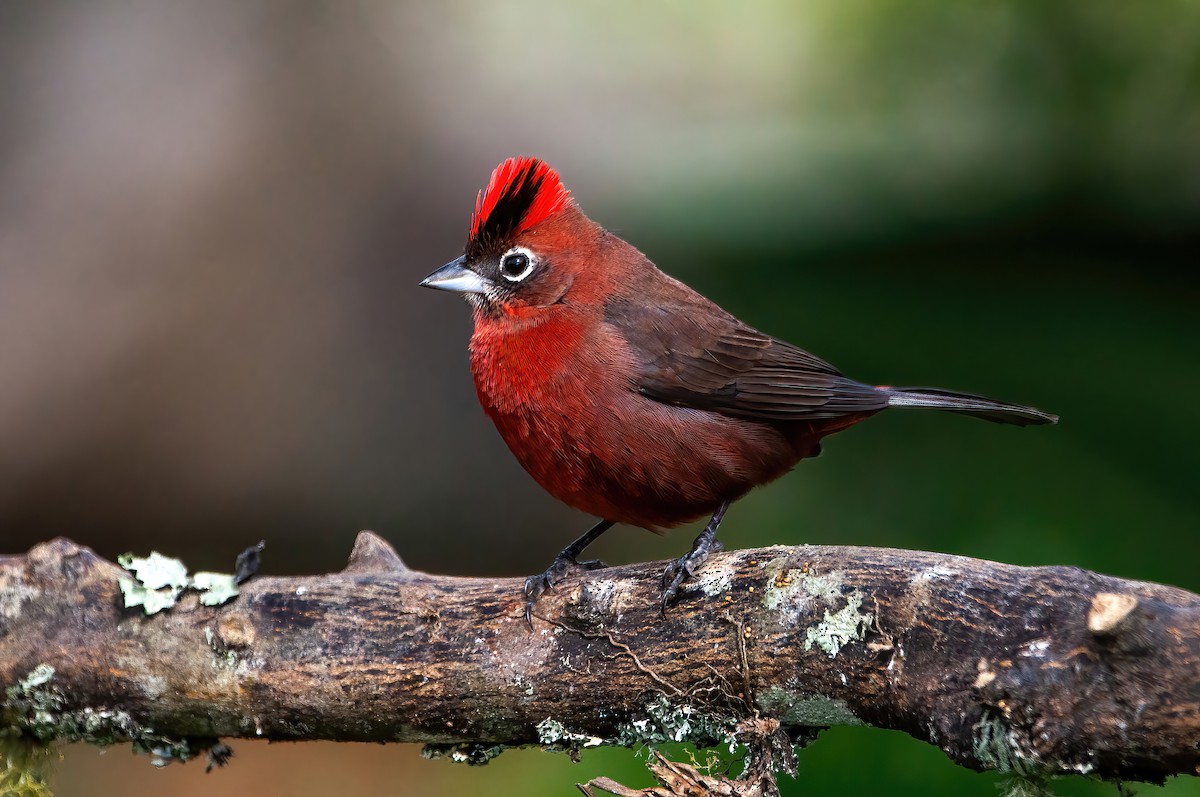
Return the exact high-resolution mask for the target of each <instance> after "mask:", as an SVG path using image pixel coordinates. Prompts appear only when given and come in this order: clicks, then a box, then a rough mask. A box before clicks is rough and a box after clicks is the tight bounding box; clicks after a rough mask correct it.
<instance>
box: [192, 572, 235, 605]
mask: <svg viewBox="0 0 1200 797" xmlns="http://www.w3.org/2000/svg"><path fill="white" fill-rule="evenodd" d="M192 588H193V589H195V590H196V591H198V592H199V593H200V602H201V603H203V604H204V605H205V606H220V605H221V604H222V603H226V602H227V601H231V600H233V599H234V598H236V597H237V594H238V586H237V581H236V580H235V579H234V577H233V576H232V575H230V574H229V573H209V572H207V571H201V572H199V573H196V575H194V576H192Z"/></svg>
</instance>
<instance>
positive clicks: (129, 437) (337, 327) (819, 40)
mask: <svg viewBox="0 0 1200 797" xmlns="http://www.w3.org/2000/svg"><path fill="white" fill-rule="evenodd" d="M512 154H537V155H541V156H543V157H545V158H547V159H548V160H549V161H550V162H551V163H552V164H554V165H555V166H556V167H557V168H558V169H559V170H560V171H561V172H562V174H563V175H564V176H565V179H566V181H567V183H568V185H569V187H571V188H572V190H573V192H574V194H575V196H576V197H577V198H578V200H579V201H580V202H581V203H582V204H583V206H584V207H585V209H586V210H587V211H588V212H589V214H590V215H592V216H593V217H594V218H596V219H598V220H600V221H601V222H602V223H604V224H605V225H606V226H608V227H610V228H612V229H615V230H617V231H618V232H620V233H621V234H622V235H623V236H625V237H626V238H628V239H629V240H630V241H632V242H633V243H635V244H636V245H638V246H639V247H640V248H642V249H643V250H644V251H646V252H648V253H649V254H650V255H651V256H652V258H653V259H655V260H656V261H657V262H658V263H659V265H661V266H662V267H663V268H664V269H666V270H667V271H669V272H670V273H672V274H674V275H676V276H678V277H680V278H682V279H684V280H685V281H688V282H689V283H691V284H693V285H694V286H695V287H697V288H698V289H700V290H701V291H703V292H705V293H707V294H708V295H710V296H712V297H714V298H716V299H717V300H718V301H720V302H721V303H722V304H724V305H725V306H726V307H727V308H728V309H730V310H731V311H733V312H735V313H736V314H738V315H740V316H742V317H743V318H745V319H746V320H748V321H749V322H751V323H752V324H754V325H755V326H757V327H759V328H761V329H763V330H765V331H768V332H771V333H773V334H776V335H778V336H781V337H784V338H787V339H789V340H792V341H795V342H797V343H800V344H801V345H804V346H805V347H807V348H809V349H811V350H813V351H814V352H816V353H818V354H820V355H822V356H824V357H825V358H827V359H829V360H831V361H832V362H834V363H835V364H837V365H839V366H840V367H842V368H843V369H844V370H845V371H846V372H847V373H849V374H850V375H852V376H858V377H861V378H863V379H865V380H870V381H875V382H879V383H891V384H897V383H898V384H933V385H941V386H945V387H954V388H961V389H969V390H973V391H977V392H982V393H988V394H991V395H995V396H997V397H1000V398H1008V399H1011V400H1016V401H1027V402H1030V403H1034V404H1037V405H1039V406H1041V407H1043V408H1046V409H1049V410H1053V411H1056V412H1058V413H1060V414H1061V415H1062V417H1063V421H1062V423H1061V424H1060V425H1059V426H1058V427H1054V428H1039V429H1026V430H1020V429H1014V428H1005V427H997V426H993V425H989V424H984V423H978V422H974V421H970V420H967V419H962V418H955V417H948V416H945V415H940V414H936V413H935V414H921V413H912V414H906V413H901V412H897V413H894V414H888V415H887V416H885V417H881V418H877V419H873V420H872V421H870V422H869V423H867V424H864V425H862V426H860V427H857V428H855V429H853V430H850V431H848V432H846V433H844V434H842V435H839V436H838V437H837V438H836V439H834V440H831V441H829V442H828V443H827V445H826V453H825V455H824V456H823V457H822V458H821V459H820V460H818V461H814V462H805V463H802V464H801V466H800V467H799V468H798V469H797V471H796V472H795V473H793V474H791V475H790V476H788V477H786V478H784V479H783V480H781V481H780V482H778V483H776V484H775V485H773V486H771V487H769V488H767V489H763V490H760V491H757V492H755V493H753V494H752V495H750V496H749V497H748V498H746V499H745V500H743V501H742V502H740V503H739V504H738V505H737V506H736V507H735V509H734V510H733V511H732V512H731V513H730V515H729V517H728V518H727V521H726V523H725V528H724V538H725V539H726V541H727V543H728V544H730V545H734V546H756V545H764V544H772V543H789V542H790V543H796V542H802V541H807V542H821V543H857V544H870V545H895V546H907V547H915V548H923V549H932V550H938V551H948V552H954V553H960V554H968V555H972V556H980V557H988V558H994V559H999V560H1002V561H1006V562H1014V563H1021V564H1071V565H1078V566H1081V567H1086V568H1092V569H1096V570H1100V571H1104V572H1106V573H1110V574H1113V575H1119V576H1126V577H1131V578H1141V579H1151V580H1156V581H1163V582H1169V583H1173V584H1177V585H1179V586H1182V587H1186V588H1189V589H1192V590H1200V569H1198V568H1197V562H1198V561H1200V534H1198V533H1197V532H1198V528H1200V498H1198V497H1197V475H1198V473H1200V420H1198V413H1197V409H1196V402H1197V397H1198V396H1200V376H1198V373H1197V365H1198V363H1197V347H1198V345H1200V324H1198V323H1197V321H1198V318H1200V314H1198V312H1197V306H1198V300H1200V290H1197V276H1196V264H1197V263H1198V262H1200V259H1198V258H1197V253H1198V252H1200V246H1198V244H1200V226H1198V225H1200V5H1198V4H1197V3H1195V2H1187V1H1185V0H1158V1H1157V2H1153V3H1125V2H1110V1H1109V0H1056V2H1037V1H1036V0H994V1H993V2H989V3H955V2H950V1H949V0H942V1H941V2H930V1H929V0H904V1H903V2H901V0H863V2H854V3H845V2H839V1H838V0H821V1H820V2H809V3H803V4H801V3H794V2H762V3H754V4H733V3H720V2H682V1H681V0H674V1H673V2H654V3H635V2H604V3H598V2H585V3H561V2H543V1H541V0H517V1H514V2H505V3H487V4H482V3H480V4H474V3H466V2H441V3H437V4H434V3H417V2H411V3H399V2H382V0H379V1H378V2H338V3H334V2H326V3H307V4H301V3H283V2H259V1H258V0H255V1H254V2H234V1H233V0H204V1H203V2H201V1H200V0H195V1H194V2H179V3H171V4H165V3H158V2H150V1H149V0H147V1H146V2H107V0H92V1H91V2H88V3H57V2H39V3H5V4H3V5H2V6H0V374H2V375H3V379H2V381H0V550H2V551H3V552H15V551H23V550H25V549H26V548H28V547H29V546H31V545H33V544H35V543H37V542H39V541H42V540H46V539H48V538H50V537H53V536H55V535H60V534H63V535H69V536H70V537H72V538H74V539H75V540H77V541H78V542H80V543H83V544H86V545H89V546H91V547H93V548H95V549H96V550H98V551H99V552H101V553H102V554H104V555H105V556H108V557H115V556H116V555H117V554H119V553H121V552H123V551H127V550H133V551H140V552H145V551H148V550H149V549H151V548H157V549H159V550H162V551H164V552H169V553H171V554H175V555H178V556H181V557H183V558H184V559H185V561H186V562H187V563H188V564H189V565H190V566H192V567H193V568H197V569H199V568H215V569H228V568H229V566H230V563H231V562H232V560H233V557H234V555H235V554H236V553H237V552H238V551H239V550H241V548H243V547H245V546H246V545H248V544H250V543H252V542H254V541H257V540H259V539H263V538H265V539H266V540H267V543H268V546H269V547H268V549H267V552H266V559H265V569H266V570H267V571H269V572H272V573H306V572H323V571H328V570H332V569H337V568H340V567H341V566H342V563H343V562H344V560H345V557H346V555H347V554H348V553H349V550H350V546H351V544H352V541H353V538H354V535H355V532H357V531H358V530H359V529H361V528H371V529H374V530H376V531H378V532H380V533H381V534H383V535H384V536H386V537H387V538H389V539H390V540H391V541H392V542H393V543H394V544H395V546H396V548H397V549H398V550H399V551H400V552H401V554H402V555H403V556H404V557H405V559H406V560H407V561H408V562H409V563H410V564H411V565H412V566H414V567H417V568H420V569H425V570H431V571H437V572H443V573H455V574H472V575H488V576H497V575H507V576H516V575H526V574H528V573H531V572H534V571H538V570H541V569H542V568H543V567H544V566H545V565H546V564H547V563H548V562H549V559H550V558H551V557H552V555H553V554H554V553H555V552H556V551H557V550H558V549H559V547H561V546H562V545H563V544H564V543H565V542H566V541H568V540H569V539H571V538H573V537H574V536H575V535H576V534H577V533H579V532H580V531H581V530H582V529H583V528H585V527H586V525H587V524H588V523H589V522H590V519H589V518H587V517H584V516H582V515H580V514H578V513H575V512H573V511H571V510H568V509H566V508H564V507H561V506H559V505H557V504H556V503H555V502H554V501H553V500H552V499H551V498H549V497H548V496H546V495H544V494H543V493H542V492H541V491H540V490H539V489H538V488H537V487H536V485H535V484H534V483H533V482H532V480H530V479H529V478H528V477H527V476H526V475H525V474H524V473H523V472H522V471H521V469H520V468H519V466H518V465H517V464H516V463H515V462H514V461H513V459H512V458H511V457H510V456H509V454H508V452H507V451H506V449H505V448H504V446H503V443H502V442H501V441H500V439H499V437H498V436H497V435H496V433H495V431H494V430H493V429H492V427H491V426H490V424H489V423H488V421H487V420H486V419H485V417H484V416H483V413H482V412H481V410H480V409H479V408H478V406H477V404H476V400H475V396H474V391H473V388H472V386H471V382H470V377H469V373H468V368H467V359H466V342H467V337H468V334H469V328H470V322H469V317H468V312H467V308H466V307H465V306H463V305H462V304H461V303H460V302H457V301H455V300H454V299H453V298H452V297H450V296H447V295H439V294H434V293H431V292H428V291H422V290H419V289H418V288H417V287H416V282H417V281H418V280H419V279H420V278H421V277H423V276H424V275H425V274H426V273H427V272H429V271H430V270H432V269H433V268H435V267H436V266H438V265H440V264H441V263H443V262H445V261H446V260H449V259H451V258H452V257H454V256H456V255H457V254H458V253H459V252H460V250H461V247H462V244H463V241H464V236H465V233H466V228H467V222H468V218H469V213H470V209H471V207H472V203H473V200H474V196H475V191H476V190H477V189H478V188H479V187H481V186H482V185H483V183H484V182H485V181H486V179H487V176H488V174H489V172H490V170H491V169H492V167H493V166H494V165H495V164H496V163H498V162H499V161H500V160H501V159H502V158H504V157H506V156H508V155H512ZM693 532H694V530H685V531H683V532H680V533H677V534H676V535H674V536H670V537H666V538H663V539H659V538H655V537H653V536H652V535H649V534H646V533H645V532H642V531H639V530H632V529H618V530H616V531H614V532H613V533H611V534H610V535H609V536H608V537H607V538H605V539H604V540H603V541H601V543H599V544H598V545H597V546H596V553H597V554H598V555H600V556H601V557H602V558H604V559H606V560H608V561H610V562H625V561H632V560H646V559H651V558H665V557H668V556H674V555H678V553H679V552H681V551H682V550H684V549H685V548H686V546H687V545H688V542H689V541H690V539H691V536H692V533H693ZM235 751H236V758H235V759H234V761H233V763H232V765H231V766H229V767H227V768H226V769H224V770H221V771H217V772H214V773H213V774H210V775H207V776H206V775H205V774H204V771H203V766H202V765H201V764H190V765H186V766H172V767H169V768H167V769H166V770H162V771H158V770H154V769H153V768H152V767H151V766H150V763H149V761H148V760H147V759H146V758H144V757H134V756H132V755H131V754H130V753H129V751H128V749H113V750H109V751H108V752H107V754H98V753H97V751H96V750H94V749H91V748H86V747H69V748H67V749H65V751H64V759H63V761H62V764H61V766H60V769H59V774H58V790H59V794H60V795H61V797H74V795H106V794H151V793H163V794H177V795H189V794H197V795H198V794H202V793H203V794H207V793H211V792H212V791H213V790H218V791H220V792H222V793H224V794H229V795H240V794H246V795H266V794H271V795H296V797H304V796H305V795H326V794H330V793H348V794H349V793H354V794H381V795H382V794H429V795H435V794H461V793H489V794H522V795H541V794H545V795H555V794H563V795H565V794H572V793H574V791H573V786H572V784H573V783H575V782H577V781H583V780H586V779H588V778H590V777H593V776H595V775H598V774H608V775H611V776H614V777H617V778H619V779H624V780H625V781H626V782H629V783H633V784H639V783H640V784H645V783H647V776H646V774H645V772H644V770H643V768H642V760H641V759H639V758H636V757H635V756H634V755H633V754H632V753H630V752H628V751H623V750H599V751H587V752H585V754H584V756H583V761H582V763H580V764H571V763H570V762H569V761H568V760H567V758H566V757H565V756H561V755H549V754H546V753H543V752H541V751H539V750H523V751H512V752H507V753H505V754H504V755H502V756H501V757H500V758H499V759H497V760H496V761H494V762H493V763H492V764H490V765H489V766H488V767H487V769H484V770H477V769H468V768H466V767H460V766H457V765H452V764H449V763H446V762H444V761H426V760H423V759H421V758H420V757H419V756H418V755H417V750H416V749H415V748H414V747H410V746H398V745H395V746H389V747H378V746H355V745H332V744H328V745H325V744H322V745H303V746H300V745H266V744H260V743H250V742H237V743H235ZM800 768H801V769H800V771H801V780H800V781H799V782H796V783H787V784H785V789H786V790H787V793H789V794H801V793H804V794H867V793H883V792H887V793H890V794H895V795H902V794H920V795H925V796H926V797H929V796H932V795H951V794H954V795H963V794H978V795H991V794H994V793H995V782H996V779H995V778H994V777H991V776H986V775H976V774H974V773H970V772H966V771H964V770H961V769H958V768H956V767H954V766H953V765H951V764H949V763H948V762H947V761H946V760H945V759H944V757H943V756H942V755H941V753H940V752H938V751H937V750H936V749H934V748H932V747H929V746H927V745H923V744H921V743H918V742H915V741H913V740H911V739H909V738H907V737H905V736H901V735H898V734H893V733H887V732H883V731H875V730H869V729H834V730H833V731H830V732H827V733H826V734H824V735H823V736H822V737H821V738H820V740H819V741H817V742H816V743H815V744H814V745H813V746H812V747H811V748H810V749H808V750H807V751H806V752H805V753H804V754H803V755H802V756H801V758H800ZM1056 789H1057V791H1058V792H1059V793H1061V794H1080V795H1083V794H1087V795H1093V794H1113V793H1115V792H1114V790H1113V789H1112V788H1111V787H1105V786H1101V785H1098V784H1094V783H1089V782H1087V781H1084V780H1082V779H1076V780H1070V781H1065V782H1063V783H1061V784H1059V785H1057V786H1056ZM1143 793H1146V794H1154V795H1157V794H1170V795H1200V781H1198V780H1196V779H1182V780H1177V781H1173V782H1171V783H1169V784H1168V785H1167V787H1166V788H1165V789H1162V790H1159V789H1155V788H1147V789H1145V790H1144V792H1143Z"/></svg>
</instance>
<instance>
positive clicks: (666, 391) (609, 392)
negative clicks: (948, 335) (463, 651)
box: [421, 158, 1057, 619]
mask: <svg viewBox="0 0 1200 797" xmlns="http://www.w3.org/2000/svg"><path fill="white" fill-rule="evenodd" d="M421 285H424V286H426V287H429V288H438V289H439V290H446V291H456V292H458V293H461V294H463V296H464V297H465V298H466V300H467V301H468V302H469V303H470V304H471V307H472V309H473V310H474V316H475V331H474V334H473V335H472V336H471V345H470V352H471V373H472V375H473V376H474V378H475V388H476V390H477V392H478V394H479V401H480V403H481V404H483V408H484V411H485V412H487V414H488V416H489V417H490V418H491V419H492V421H493V422H494V423H495V424H496V428H497V429H499V430H500V435H501V436H502V437H503V438H504V441H505V442H506V443H507V444H508V447H509V448H510V449H511V450H512V452H513V454H514V455H515V456H516V458H517V460H518V461H519V462H520V463H521V465H522V466H523V467H524V468H525V470H527V471H529V474H530V475H531V476H533V478H534V479H536V480H537V482H538V484H540V485H541V486H542V487H543V488H545V489H546V490H547V491H548V492H549V493H550V494H551V495H553V496H554V497H556V498H558V499H559V500H561V501H563V502H564V503H566V504H568V505H570V506H572V507H575V508H576V509H581V510H583V511H584V512H587V513H589V514H592V515H596V516H598V517H600V518H601V520H600V522H599V523H597V524H596V525H595V526H594V527H593V528H592V529H591V530H589V531H588V532H587V533H586V534H584V535H583V536H582V537H580V538H579V539H577V540H575V542H573V543H571V544H570V545H568V546H567V547H566V548H564V549H563V551H562V552H561V553H560V554H559V555H558V556H557V558H555V560H554V563H553V564H551V565H550V567H549V568H548V569H547V570H546V572H544V573H541V574H539V575H536V576H532V577H530V578H529V579H528V580H526V582H525V595H526V598H527V603H526V609H525V616H526V618H527V619H529V618H531V616H532V615H531V613H532V610H533V606H534V604H535V602H536V601H537V599H538V597H539V596H540V595H541V594H542V593H543V592H544V591H545V590H547V589H549V588H551V587H553V586H554V584H555V583H557V582H558V581H559V580H560V579H562V578H563V577H564V576H566V575H568V574H569V573H572V572H574V571H577V570H581V569H585V570H590V569H595V568H597V567H603V565H602V564H600V563H599V562H580V561H578V556H579V554H580V553H581V552H582V551H583V549H584V548H586V547H587V546H588V545H589V544H590V543H592V542H593V541H595V540H596V538H597V537H599V536H600V535H601V534H603V533H604V532H605V531H607V530H608V529H609V528H610V527H611V526H612V525H613V524H614V523H628V524H630V525H633V526H641V527H642V528H646V529H650V530H651V531H657V530H659V529H664V528H669V527H671V526H677V525H679V524H681V523H686V522H688V521H690V520H695V519H696V518H699V517H702V516H704V515H710V516H711V520H709V522H708V525H707V526H705V528H704V531H703V532H701V533H700V536H698V537H697V538H696V541H695V543H694V544H693V545H692V549H691V551H690V552H688V553H687V554H686V555H685V556H683V557H681V558H679V559H677V560H675V561H674V562H672V563H671V565H670V566H669V567H668V568H667V570H666V572H665V573H664V574H663V593H662V606H663V608H664V609H665V608H666V606H667V604H668V603H669V602H670V601H671V600H672V598H673V597H674V596H675V594H676V592H677V591H678V588H679V586H680V584H681V583H682V582H683V581H684V580H686V579H687V578H689V577H691V576H692V575H693V574H694V571H695V568H696V567H697V566H698V565H699V564H700V563H702V562H703V561H704V560H705V558H707V556H708V554H709V553H710V552H711V551H714V550H718V549H719V547H720V543H718V542H717V541H716V532H717V527H718V525H720V523H721V518H722V517H723V516H724V514H725V510H726V509H728V507H729V504H730V503H731V502H732V501H734V500H736V499H738V498H741V497H742V496H743V495H745V494H746V493H747V492H749V491H750V489H751V488H753V487H756V486H757V485H760V484H766V483H767V482H769V481H772V480H773V479H776V478H778V477H779V476H781V475H783V474H784V473H786V472H787V471H788V470H790V469H791V468H792V467H793V466H794V465H795V464H796V463H797V462H798V461H799V460H801V459H804V458H805V457H812V456H816V455H817V454H818V453H819V452H820V450H821V446H820V441H821V438H823V437H825V436H826V435H828V434H831V433H833V432H837V431H840V430H842V429H845V428H846V427H848V426H851V425H852V424H855V423H858V422H859V421H861V420H863V419H864V418H867V417H869V416H871V415H874V414H875V413H877V412H879V411H880V410H883V409H886V408H888V407H930V408H933V409H940V410H948V411H950V412H958V413H962V414H964V415H974V416H976V417H979V418H986V419H987V420H990V421H997V422H999V423H1011V424H1017V425H1020V426H1024V425H1026V424H1041V423H1054V422H1055V421H1056V420H1057V418H1056V417H1055V416H1054V415H1050V414H1048V413H1045V412H1042V411H1041V410H1037V409H1034V408H1032V407H1023V406H1020V405H1016V404H1007V403H1005V402H1001V401H992V400H991V399H986V398H982V397H980V396H973V395H970V394H966V393H954V392H951V391H947V390H933V389H926V388H896V387H874V386H871V385H866V384H863V383H861V382H855V381H854V380H853V379H848V378H847V377H844V376H842V374H841V372H839V371H838V370H837V369H836V368H834V367H833V366H832V365H830V364H829V363H827V362H825V361H824V360H822V359H820V358H819V357H816V356H814V355H812V354H809V353H808V352H806V351H804V350H803V349H799V348H797V347H795V346H793V345H791V344H790V343H786V342H784V341H782V340H778V339H777V338H773V337H771V336H770V335H766V334H763V333H762V332H759V331H758V330H756V329H753V328H751V327H749V326H747V325H746V324H744V323H742V322H741V321H739V320H738V319H736V318H734V317H733V316H732V315H730V314H729V313H727V312H725V311H724V310H722V309H721V308H720V307H718V306H717V305H715V304H713V303H712V302H711V301H709V300H708V299H706V298H704V297H703V296H701V295H700V294H698V293H696V292H695V291H694V290H692V289H691V288H689V287H688V286H686V285H684V284H683V283H682V282H679V281H678V280H675V279H672V278H671V277H669V276H667V275H666V274H664V273H663V272H661V271H659V270H658V268H656V267H655V265H654V264H653V263H651V262H650V260H649V259H647V258H646V256H645V255H643V254H642V253H641V252H639V251H638V250H637V249H635V248H634V247H633V246H631V245H630V244H628V243H626V242H625V241H623V240H621V239H620V238H618V237H617V236H616V235H613V234H612V233H610V232H608V231H607V230H605V229H604V228H603V227H601V226H600V225H599V224H597V223H596V222H594V221H592V220H591V219H589V218H588V217H587V216H585V215H584V214H583V212H582V211H581V210H580V209H579V207H578V206H577V205H576V204H575V202H574V201H573V200H572V199H571V197H570V195H569V193H568V191H567V189H566V188H565V187H564V186H563V184H562V182H561V181H560V180H559V177H558V174H556V173H555V172H554V171H553V170H552V169H551V168H550V167H549V166H547V165H546V164H545V163H543V162H542V161H540V160H537V159H534V158H510V159H509V160H506V161H505V162H504V163H502V164H500V166H499V167H497V168H496V170H495V171H494V172H492V178H491V180H490V181H489V182H488V185H487V188H485V189H484V190H483V191H481V192H480V193H479V196H478V197H477V198H476V200H475V213H474V214H473V215H472V217H471V233H470V236H469V237H468V238H467V245H466V250H465V252H464V253H463V255H462V256H461V257H459V258H457V259H456V260H453V261H451V262H450V263H447V264H446V265H445V266H443V267H441V268H440V269H438V270H437V271H435V272H433V273H432V274H430V275H429V276H428V277H426V278H425V280H424V281H422V282H421Z"/></svg>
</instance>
